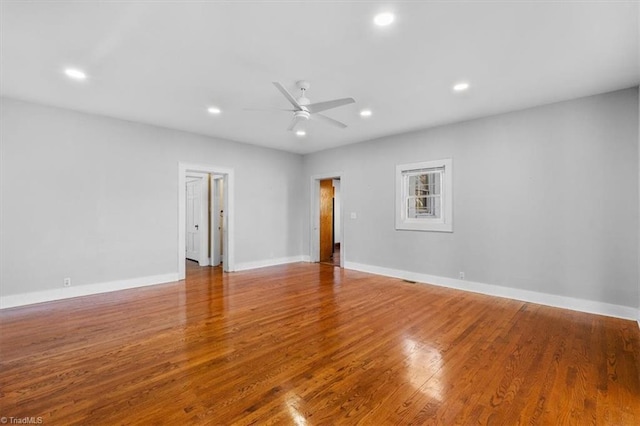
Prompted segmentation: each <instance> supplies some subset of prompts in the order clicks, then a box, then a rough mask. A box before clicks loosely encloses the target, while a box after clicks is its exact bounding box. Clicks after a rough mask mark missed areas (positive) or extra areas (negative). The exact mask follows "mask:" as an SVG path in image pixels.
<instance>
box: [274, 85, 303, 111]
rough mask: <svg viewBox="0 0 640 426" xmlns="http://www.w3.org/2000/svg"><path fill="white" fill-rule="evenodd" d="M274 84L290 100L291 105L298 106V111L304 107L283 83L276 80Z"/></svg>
mask: <svg viewBox="0 0 640 426" xmlns="http://www.w3.org/2000/svg"><path fill="white" fill-rule="evenodd" d="M273 85H274V86H276V88H277V89H278V90H279V91H280V93H282V94H283V95H284V97H285V98H287V100H288V101H289V102H291V105H293V106H294V107H295V108H296V111H300V110H302V107H301V106H300V104H299V103H298V101H296V98H294V97H293V96H292V95H291V93H289V91H288V90H287V89H285V88H284V86H283V85H282V84H280V83H278V82H277V81H274V82H273Z"/></svg>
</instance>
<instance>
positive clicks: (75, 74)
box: [64, 68, 87, 80]
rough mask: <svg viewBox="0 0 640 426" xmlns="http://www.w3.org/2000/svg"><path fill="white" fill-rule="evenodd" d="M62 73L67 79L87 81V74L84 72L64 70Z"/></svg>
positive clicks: (71, 69)
mask: <svg viewBox="0 0 640 426" xmlns="http://www.w3.org/2000/svg"><path fill="white" fill-rule="evenodd" d="M64 73H65V74H66V75H67V77H69V78H73V79H74V80H86V79H87V74H86V73H85V72H84V71H82V70H79V69H77V68H66V69H65V70H64Z"/></svg>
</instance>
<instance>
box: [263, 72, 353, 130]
mask: <svg viewBox="0 0 640 426" xmlns="http://www.w3.org/2000/svg"><path fill="white" fill-rule="evenodd" d="M273 85H274V86H276V88H277V89H278V90H279V91H280V93H282V94H283V95H284V97H285V98H287V100H288V101H289V102H290V103H291V105H292V106H293V109H285V110H281V111H291V112H293V119H292V120H291V123H290V124H289V127H288V128H287V130H289V131H292V130H294V129H295V128H296V126H298V125H299V124H300V123H301V122H303V121H306V120H309V119H310V118H313V119H318V120H320V121H323V122H325V123H327V124H331V125H333V126H336V127H339V128H341V129H344V128H345V127H347V125H346V124H344V123H342V122H340V121H338V120H334V119H333V118H331V117H327V116H326V115H324V114H320V112H321V111H326V110H328V109H332V108H337V107H340V106H343V105H347V104H352V103H354V102H355V100H354V99H353V98H342V99H334V100H332V101H325V102H317V103H314V104H312V103H311V101H310V100H309V99H308V98H307V97H306V96H305V92H306V91H307V90H308V89H309V87H311V84H309V82H308V81H304V80H300V81H298V82H296V86H297V87H298V89H300V97H298V98H294V97H293V95H291V93H289V91H288V90H287V89H286V88H285V87H284V86H283V85H282V84H280V83H278V82H273Z"/></svg>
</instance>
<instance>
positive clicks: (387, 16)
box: [373, 12, 396, 27]
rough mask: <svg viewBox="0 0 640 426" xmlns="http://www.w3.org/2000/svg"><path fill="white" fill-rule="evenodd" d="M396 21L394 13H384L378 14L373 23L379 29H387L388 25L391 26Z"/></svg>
mask: <svg viewBox="0 0 640 426" xmlns="http://www.w3.org/2000/svg"><path fill="white" fill-rule="evenodd" d="M395 19H396V17H395V15H394V14H393V13H391V12H382V13H378V14H377V15H376V16H375V17H374V18H373V22H374V23H375V24H376V25H377V26H379V27H386V26H387V25H391V24H392V23H393V21H394V20H395Z"/></svg>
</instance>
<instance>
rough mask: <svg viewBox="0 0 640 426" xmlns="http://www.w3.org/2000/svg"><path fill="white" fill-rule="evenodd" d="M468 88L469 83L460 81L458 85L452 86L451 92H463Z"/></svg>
mask: <svg viewBox="0 0 640 426" xmlns="http://www.w3.org/2000/svg"><path fill="white" fill-rule="evenodd" d="M468 88H469V83H467V82H466V81H461V82H460V83H456V84H455V85H454V86H453V91H454V92H464V91H465V90H467V89H468Z"/></svg>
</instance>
